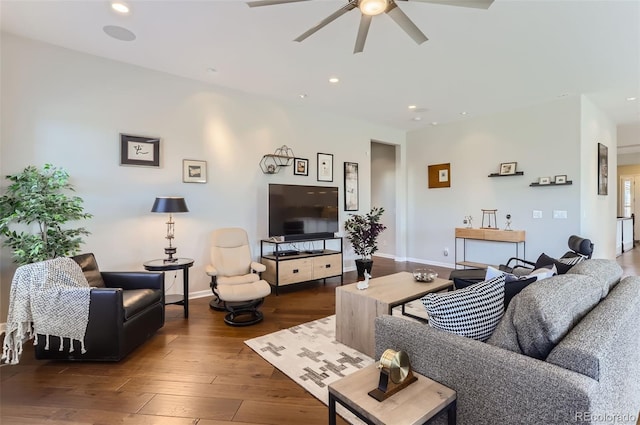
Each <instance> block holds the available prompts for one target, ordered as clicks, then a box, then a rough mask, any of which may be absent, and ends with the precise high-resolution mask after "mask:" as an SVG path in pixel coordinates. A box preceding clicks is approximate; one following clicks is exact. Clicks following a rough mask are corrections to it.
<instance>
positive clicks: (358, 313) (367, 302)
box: [336, 272, 453, 357]
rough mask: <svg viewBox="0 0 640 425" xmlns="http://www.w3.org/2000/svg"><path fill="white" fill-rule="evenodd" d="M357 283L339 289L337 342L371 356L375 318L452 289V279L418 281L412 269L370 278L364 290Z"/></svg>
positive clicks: (337, 291) (373, 346)
mask: <svg viewBox="0 0 640 425" xmlns="http://www.w3.org/2000/svg"><path fill="white" fill-rule="evenodd" d="M356 285H357V284H355V283H352V284H350V285H344V286H339V287H337V288H336V341H338V342H341V343H343V344H345V345H348V346H349V347H351V348H354V349H356V350H358V351H360V352H361V353H363V354H366V355H368V356H369V357H373V356H374V355H375V340H374V321H375V318H376V317H378V316H382V315H384V314H391V309H392V308H393V307H396V306H399V305H402V306H404V304H406V303H408V302H409V301H413V300H416V299H418V298H421V297H423V296H424V295H426V294H428V293H430V292H438V291H442V290H445V289H452V288H453V282H452V281H450V280H445V279H439V278H436V279H435V280H434V281H433V282H417V281H416V280H415V279H414V278H413V274H412V273H409V272H400V273H395V274H391V275H388V276H382V277H377V278H375V279H371V280H370V281H369V287H368V288H367V289H363V290H360V289H358V288H357V287H356Z"/></svg>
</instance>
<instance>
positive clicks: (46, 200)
mask: <svg viewBox="0 0 640 425" xmlns="http://www.w3.org/2000/svg"><path fill="white" fill-rule="evenodd" d="M6 178H7V179H8V180H9V181H11V182H12V183H11V184H10V185H9V187H8V188H7V189H6V192H5V194H4V195H3V196H2V197H0V214H1V216H0V235H2V236H3V237H4V238H5V240H4V244H5V245H6V246H9V247H10V248H11V250H12V253H13V256H14V260H15V261H16V263H18V264H19V265H23V264H28V263H33V262H36V261H43V260H47V259H51V258H56V257H62V256H69V255H74V254H77V252H78V250H79V248H80V244H81V243H83V241H82V236H83V235H88V234H89V232H88V231H87V230H86V229H85V228H83V227H79V228H75V229H63V228H62V226H63V225H64V224H65V223H67V222H68V221H75V220H81V219H87V218H91V217H92V215H91V214H88V213H85V212H83V207H82V202H83V201H82V199H81V198H79V197H77V196H67V195H66V194H65V193H64V192H66V191H73V190H74V189H73V187H72V186H71V184H70V183H69V174H68V173H67V172H66V171H65V170H64V169H62V168H57V167H54V166H53V165H51V164H46V165H45V166H44V167H43V168H42V169H38V168H36V167H34V166H28V167H27V168H25V169H24V170H22V172H20V173H18V174H14V175H9V176H6ZM10 225H18V227H20V230H21V231H16V230H12V229H11V228H10ZM25 229H26V230H25ZM29 230H31V231H29Z"/></svg>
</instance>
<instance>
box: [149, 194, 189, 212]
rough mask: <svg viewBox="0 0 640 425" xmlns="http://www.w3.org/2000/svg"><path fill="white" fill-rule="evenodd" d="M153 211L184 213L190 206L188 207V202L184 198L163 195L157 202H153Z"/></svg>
mask: <svg viewBox="0 0 640 425" xmlns="http://www.w3.org/2000/svg"><path fill="white" fill-rule="evenodd" d="M151 212H157V213H183V212H189V208H187V203H186V202H185V201H184V198H177V197H173V196H168V197H164V196H161V197H158V198H156V200H155V202H154V203H153V207H151Z"/></svg>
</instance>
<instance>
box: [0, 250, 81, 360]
mask: <svg viewBox="0 0 640 425" xmlns="http://www.w3.org/2000/svg"><path fill="white" fill-rule="evenodd" d="M90 296H91V288H90V287H89V283H88V282H87V279H86V278H85V277H84V274H83V273H82V269H81V268H80V266H79V265H78V264H77V263H76V262H75V261H73V260H72V259H71V258H55V259H53V260H47V261H41V262H38V263H33V264H27V265H24V266H20V267H18V269H17V270H16V274H15V275H14V276H13V281H12V282H11V295H10V298H9V314H8V316H7V329H6V333H5V336H4V344H3V347H2V360H4V361H5V362H7V363H11V364H16V363H18V362H19V361H20V355H21V354H22V344H23V343H24V342H25V341H26V340H28V339H31V338H32V337H33V336H34V335H35V336H36V338H37V335H38V334H40V335H45V337H46V344H45V347H44V348H45V350H48V349H49V336H50V335H54V336H58V337H60V351H62V350H63V349H64V339H63V338H68V339H69V352H73V340H78V341H80V344H81V349H82V352H83V353H85V352H86V350H85V348H84V336H85V332H86V330H87V323H88V322H89V303H90ZM34 344H37V339H36V341H35V342H34Z"/></svg>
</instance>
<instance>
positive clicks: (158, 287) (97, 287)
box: [35, 254, 164, 361]
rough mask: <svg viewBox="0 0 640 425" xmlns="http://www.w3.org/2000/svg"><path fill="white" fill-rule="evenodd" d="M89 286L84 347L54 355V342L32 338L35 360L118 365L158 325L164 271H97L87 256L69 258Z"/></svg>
mask: <svg viewBox="0 0 640 425" xmlns="http://www.w3.org/2000/svg"><path fill="white" fill-rule="evenodd" d="M72 258H73V259H74V260H75V261H76V262H77V263H78V264H79V265H80V267H81V268H82V271H83V273H84V275H85V277H86V278H87V280H88V281H89V285H90V286H92V287H93V289H92V290H91V303H90V306H89V323H88V325H87V331H86V334H85V349H86V352H85V353H84V354H83V353H82V352H81V351H80V343H79V342H78V341H74V342H73V343H74V350H73V351H72V352H69V350H68V349H67V348H68V342H67V343H66V344H65V349H63V350H62V351H59V347H60V338H58V337H54V336H51V337H50V339H49V349H48V350H45V349H44V347H45V337H44V336H42V335H38V344H37V345H36V351H35V352H36V358H37V359H59V360H85V361H87V360H88V361H118V360H120V359H122V358H124V357H125V356H126V355H127V354H129V353H130V352H131V351H133V350H134V349H135V348H136V347H138V346H139V345H141V344H142V343H144V342H145V341H146V340H148V339H149V338H150V337H151V336H153V335H154V334H155V332H156V331H157V330H158V329H160V328H161V327H162V326H163V325H164V273H156V272H100V271H99V269H98V264H97V262H96V259H95V257H94V255H93V254H82V255H78V256H75V257H72Z"/></svg>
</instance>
